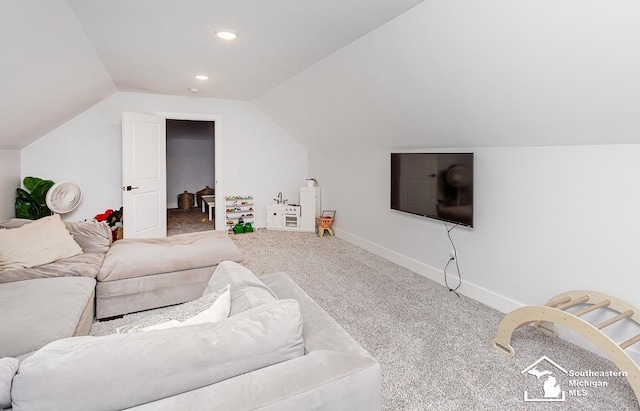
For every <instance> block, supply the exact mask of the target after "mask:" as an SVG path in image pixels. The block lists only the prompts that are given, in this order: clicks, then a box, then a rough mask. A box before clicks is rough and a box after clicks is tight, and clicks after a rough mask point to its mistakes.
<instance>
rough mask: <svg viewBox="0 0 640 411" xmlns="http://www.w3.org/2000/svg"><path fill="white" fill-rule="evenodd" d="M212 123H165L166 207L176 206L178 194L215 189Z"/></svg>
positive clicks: (182, 121)
mask: <svg viewBox="0 0 640 411" xmlns="http://www.w3.org/2000/svg"><path fill="white" fill-rule="evenodd" d="M213 137H214V122H212V121H199V122H194V121H184V120H181V121H175V120H174V121H168V122H167V208H177V207H178V195H179V194H182V193H183V192H184V191H185V190H186V191H187V192H189V193H191V194H194V196H195V194H196V193H197V192H198V191H200V190H202V189H203V188H205V187H206V186H209V187H211V188H214V187H215V161H214V154H215V146H214V139H213Z"/></svg>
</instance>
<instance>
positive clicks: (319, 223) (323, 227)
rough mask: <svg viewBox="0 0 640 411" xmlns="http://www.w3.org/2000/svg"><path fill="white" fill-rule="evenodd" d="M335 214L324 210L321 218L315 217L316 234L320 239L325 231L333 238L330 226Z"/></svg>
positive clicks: (332, 211) (333, 211)
mask: <svg viewBox="0 0 640 411" xmlns="http://www.w3.org/2000/svg"><path fill="white" fill-rule="evenodd" d="M335 214H336V211H335V210H324V211H322V215H321V216H319V217H316V233H318V235H319V236H320V237H322V236H323V235H324V232H325V231H328V232H329V234H331V236H332V237H333V236H334V234H333V229H332V228H331V225H332V224H333V218H334V216H335Z"/></svg>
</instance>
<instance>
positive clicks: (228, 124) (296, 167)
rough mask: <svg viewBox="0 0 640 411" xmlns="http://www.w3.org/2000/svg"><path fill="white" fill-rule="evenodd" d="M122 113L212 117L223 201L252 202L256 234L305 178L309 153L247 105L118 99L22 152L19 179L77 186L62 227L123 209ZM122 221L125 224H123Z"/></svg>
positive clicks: (169, 98) (197, 100) (180, 99)
mask: <svg viewBox="0 0 640 411" xmlns="http://www.w3.org/2000/svg"><path fill="white" fill-rule="evenodd" d="M122 111H133V112H139V113H147V114H155V113H158V112H162V113H198V114H211V115H217V116H219V118H220V121H218V122H217V123H216V138H217V139H218V143H219V145H218V149H220V150H221V153H222V158H223V161H222V164H221V166H222V170H223V173H222V176H223V177H222V178H223V179H224V189H225V191H224V193H227V194H252V195H254V197H255V198H256V226H258V227H260V226H264V225H265V224H266V220H265V213H266V205H267V204H270V203H272V199H273V198H274V196H275V195H276V194H277V193H278V192H279V191H282V192H283V193H284V194H285V195H286V196H289V198H293V196H294V194H295V193H297V192H298V187H300V186H301V185H303V184H304V179H305V178H307V152H306V150H305V149H304V147H302V146H301V145H300V144H299V143H298V142H296V141H295V140H294V139H292V138H291V136H289V135H288V134H287V133H286V132H284V131H283V130H282V129H281V128H280V127H278V126H277V125H276V124H275V123H274V122H273V121H271V120H270V119H269V118H268V117H266V116H265V115H264V114H263V113H262V112H260V110H258V109H256V108H255V106H254V105H253V104H252V103H249V102H240V101H229V100H216V99H205V98H194V97H173V96H161V95H152V94H139V93H116V94H114V95H112V96H110V97H108V98H107V99H105V100H103V101H102V102H100V103H98V104H96V105H95V106H93V107H91V108H90V109H89V110H87V111H85V112H84V113H81V114H79V115H78V116H76V117H75V118H74V119H72V120H71V121H69V122H67V123H65V124H63V125H62V126H60V127H58V128H57V129H55V130H53V131H52V132H50V133H48V134H46V135H45V136H43V137H42V138H40V139H39V140H37V141H36V142H34V143H32V144H31V145H29V146H27V147H25V148H24V149H23V150H22V151H21V155H22V163H21V169H22V171H21V175H22V176H25V175H34V176H39V177H44V178H48V179H51V180H53V181H60V180H63V179H65V180H73V181H75V182H77V183H78V184H80V186H81V187H82V190H83V199H82V203H81V204H80V206H79V207H78V208H77V209H76V210H75V211H74V212H72V213H71V214H69V215H67V216H65V219H67V220H83V219H87V218H92V217H93V216H95V214H97V213H100V212H103V211H104V210H105V209H107V208H113V209H115V208H119V207H120V206H121V205H122V192H121V187H122V161H121V151H122V149H121V136H120V135H121V115H122ZM216 194H223V193H216ZM125 218H126V216H125Z"/></svg>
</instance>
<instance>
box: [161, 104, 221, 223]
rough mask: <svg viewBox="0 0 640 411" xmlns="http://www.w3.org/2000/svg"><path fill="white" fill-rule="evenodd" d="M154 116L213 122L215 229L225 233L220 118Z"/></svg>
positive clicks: (210, 115) (182, 115)
mask: <svg viewBox="0 0 640 411" xmlns="http://www.w3.org/2000/svg"><path fill="white" fill-rule="evenodd" d="M156 116H158V117H161V118H164V119H165V121H166V120H191V121H213V122H214V139H213V147H214V151H215V153H214V167H215V173H216V181H215V182H214V183H215V186H214V189H215V190H216V194H215V195H216V215H215V229H216V230H219V231H226V230H227V227H226V225H225V223H224V222H225V214H224V204H225V203H224V195H225V193H224V185H223V183H222V181H223V179H222V154H221V145H220V139H221V138H222V127H221V124H222V122H221V119H222V117H221V116H219V115H217V114H197V113H167V112H160V113H156Z"/></svg>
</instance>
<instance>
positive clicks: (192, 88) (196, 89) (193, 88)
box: [189, 87, 200, 93]
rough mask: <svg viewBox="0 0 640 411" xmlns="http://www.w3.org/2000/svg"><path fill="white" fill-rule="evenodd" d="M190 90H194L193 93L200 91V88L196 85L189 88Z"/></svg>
mask: <svg viewBox="0 0 640 411" xmlns="http://www.w3.org/2000/svg"><path fill="white" fill-rule="evenodd" d="M189 91H190V92H192V93H199V92H200V89H199V88H195V87H191V88H189Z"/></svg>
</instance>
